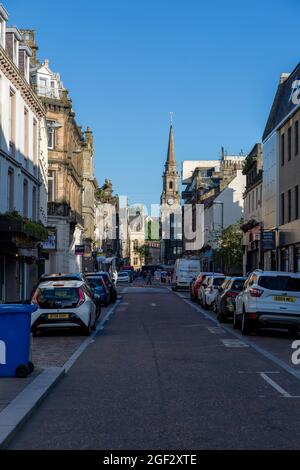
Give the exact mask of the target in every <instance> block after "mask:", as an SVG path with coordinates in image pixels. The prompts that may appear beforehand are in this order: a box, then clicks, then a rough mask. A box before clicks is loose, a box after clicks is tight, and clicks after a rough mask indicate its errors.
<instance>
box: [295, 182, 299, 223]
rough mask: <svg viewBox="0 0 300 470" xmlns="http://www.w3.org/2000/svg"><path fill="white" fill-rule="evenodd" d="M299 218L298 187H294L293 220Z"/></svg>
mask: <svg viewBox="0 0 300 470" xmlns="http://www.w3.org/2000/svg"><path fill="white" fill-rule="evenodd" d="M298 218H299V186H298V184H297V186H295V219H298Z"/></svg>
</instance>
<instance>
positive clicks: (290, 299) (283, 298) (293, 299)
mask: <svg viewBox="0 0 300 470" xmlns="http://www.w3.org/2000/svg"><path fill="white" fill-rule="evenodd" d="M274 300H277V301H278V302H296V297H286V296H284V295H276V296H275V297H274Z"/></svg>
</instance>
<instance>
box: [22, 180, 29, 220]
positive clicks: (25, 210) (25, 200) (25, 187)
mask: <svg viewBox="0 0 300 470" xmlns="http://www.w3.org/2000/svg"><path fill="white" fill-rule="evenodd" d="M23 216H24V217H28V181H27V180H24V181H23Z"/></svg>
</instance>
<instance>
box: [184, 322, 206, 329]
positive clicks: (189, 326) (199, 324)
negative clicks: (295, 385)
mask: <svg viewBox="0 0 300 470" xmlns="http://www.w3.org/2000/svg"><path fill="white" fill-rule="evenodd" d="M182 326H183V328H193V327H194V326H203V325H202V323H195V324H194V325H182Z"/></svg>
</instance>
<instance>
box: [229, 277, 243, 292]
mask: <svg viewBox="0 0 300 470" xmlns="http://www.w3.org/2000/svg"><path fill="white" fill-rule="evenodd" d="M244 284H245V279H235V280H234V281H233V283H232V286H231V289H232V290H237V291H239V292H241V291H242V290H243V287H244Z"/></svg>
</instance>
